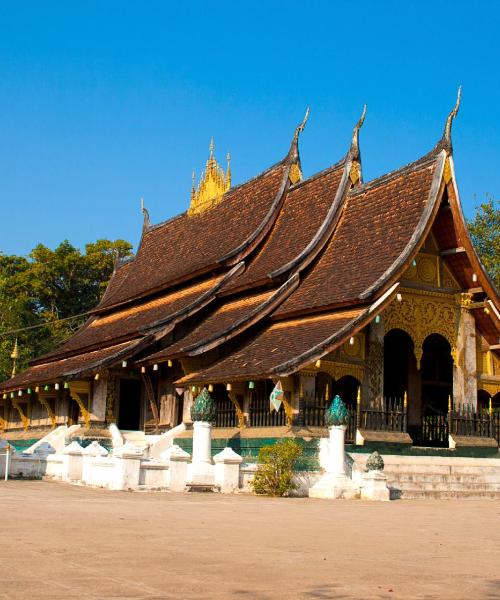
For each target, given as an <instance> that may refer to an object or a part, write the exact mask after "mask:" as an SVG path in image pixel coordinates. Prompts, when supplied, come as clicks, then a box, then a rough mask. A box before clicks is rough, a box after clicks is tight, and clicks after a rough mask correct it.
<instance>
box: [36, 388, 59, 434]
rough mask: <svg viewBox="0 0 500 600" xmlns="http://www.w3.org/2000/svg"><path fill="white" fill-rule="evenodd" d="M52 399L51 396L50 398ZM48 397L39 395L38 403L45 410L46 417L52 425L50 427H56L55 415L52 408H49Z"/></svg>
mask: <svg viewBox="0 0 500 600" xmlns="http://www.w3.org/2000/svg"><path fill="white" fill-rule="evenodd" d="M50 397H52V398H53V396H50ZM48 398H49V396H47V394H43V393H41V392H40V393H39V394H38V402H40V404H41V405H42V406H43V407H44V408H45V410H46V411H47V415H48V417H49V419H50V421H51V423H52V427H55V426H56V415H55V413H54V411H53V410H52V406H50V402H49V400H48Z"/></svg>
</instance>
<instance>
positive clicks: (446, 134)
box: [441, 85, 462, 150]
mask: <svg viewBox="0 0 500 600" xmlns="http://www.w3.org/2000/svg"><path fill="white" fill-rule="evenodd" d="M461 98H462V86H461V85H459V86H458V92H457V101H456V102H455V106H454V107H453V110H452V111H451V112H450V114H449V115H448V118H447V119H446V124H445V126H444V131H443V137H442V138H441V141H442V143H443V144H444V145H445V146H446V147H447V148H449V149H450V150H452V149H453V145H452V143H451V126H452V125H453V120H454V119H455V117H456V116H457V113H458V109H459V108H460V100H461Z"/></svg>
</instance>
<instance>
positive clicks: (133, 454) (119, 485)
mask: <svg viewBox="0 0 500 600" xmlns="http://www.w3.org/2000/svg"><path fill="white" fill-rule="evenodd" d="M113 456H114V457H115V458H116V459H117V461H118V462H117V466H118V473H117V478H116V479H115V482H114V484H115V485H114V487H115V489H118V490H136V489H137V488H138V487H139V475H140V471H141V459H142V456H143V451H142V449H141V448H137V446H134V444H132V443H131V442H127V443H126V444H124V445H123V446H121V447H120V448H117V449H116V450H115V452H114V453H113Z"/></svg>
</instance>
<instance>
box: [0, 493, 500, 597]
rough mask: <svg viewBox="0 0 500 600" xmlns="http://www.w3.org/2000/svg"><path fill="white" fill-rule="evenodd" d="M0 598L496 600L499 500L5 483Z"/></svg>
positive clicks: (499, 588) (499, 592) (499, 593)
mask: <svg viewBox="0 0 500 600" xmlns="http://www.w3.org/2000/svg"><path fill="white" fill-rule="evenodd" d="M0 511H1V519H2V521H1V523H2V525H1V530H0V531H1V538H2V542H1V544H0V560H1V563H0V564H1V583H0V599H3V598H6V599H9V600H14V599H16V600H17V599H20V598H22V599H25V598H30V599H36V600H38V599H40V600H59V599H64V600H73V599H76V598H78V599H91V600H95V599H96V598H114V599H123V598H127V599H129V598H133V599H139V598H140V599H147V600H154V599H155V600H160V599H162V600H163V599H170V598H176V599H177V598H181V599H184V598H186V599H188V598H210V599H211V598H214V599H217V600H219V599H223V598H235V599H262V600H267V599H270V598H300V599H320V600H322V599H341V598H368V599H372V598H373V599H377V598H393V599H396V598H398V599H399V598H405V599H406V598H439V599H444V598H453V599H458V598H467V599H470V598H481V599H483V598H500V502H498V501H487V500H485V501H474V500H468V501H467V500H464V501H461V500H443V501H434V500H413V501H412V500H406V501H402V500H400V501H395V502H391V503H368V502H360V501H336V502H332V501H327V500H309V499H274V498H260V497H253V496H243V495H240V496H220V495H214V494H191V495H189V494H169V493H140V492H136V493H132V492H110V491H105V490H92V489H88V488H81V487H75V486H70V485H67V484H61V483H50V482H34V481H31V482H22V481H11V482H8V483H5V482H0Z"/></svg>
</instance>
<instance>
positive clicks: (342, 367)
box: [299, 360, 365, 383]
mask: <svg viewBox="0 0 500 600" xmlns="http://www.w3.org/2000/svg"><path fill="white" fill-rule="evenodd" d="M320 372H323V373H327V374H328V375H330V377H331V378H332V379H334V380H335V381H338V380H339V379H342V377H346V376H350V377H354V379H357V380H358V381H359V382H360V383H362V382H363V378H364V375H365V367H364V365H357V364H354V363H340V362H333V361H329V360H321V361H320V364H319V366H318V367H316V366H311V367H309V368H307V369H301V370H300V371H299V374H300V375H306V376H308V377H316V375H317V374H318V373H320Z"/></svg>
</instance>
